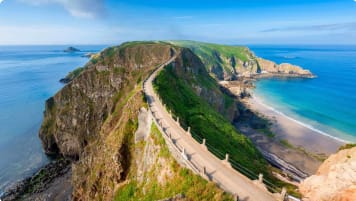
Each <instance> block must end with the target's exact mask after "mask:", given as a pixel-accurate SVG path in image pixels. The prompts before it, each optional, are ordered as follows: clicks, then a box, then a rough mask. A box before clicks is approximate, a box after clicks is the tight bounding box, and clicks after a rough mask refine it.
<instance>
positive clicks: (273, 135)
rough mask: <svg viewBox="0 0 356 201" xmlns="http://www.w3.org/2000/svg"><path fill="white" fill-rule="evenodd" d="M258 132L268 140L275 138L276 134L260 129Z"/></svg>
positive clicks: (267, 129) (269, 130)
mask: <svg viewBox="0 0 356 201" xmlns="http://www.w3.org/2000/svg"><path fill="white" fill-rule="evenodd" d="M257 130H258V131H259V132H261V133H263V134H265V135H266V136H267V137H269V138H274V137H275V136H276V134H274V133H273V132H272V131H271V129H270V128H260V129H257Z"/></svg>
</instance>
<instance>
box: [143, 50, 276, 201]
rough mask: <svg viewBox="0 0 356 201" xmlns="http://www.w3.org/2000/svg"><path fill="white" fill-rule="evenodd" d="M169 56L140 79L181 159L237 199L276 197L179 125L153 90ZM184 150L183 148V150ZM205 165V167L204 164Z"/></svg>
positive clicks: (255, 200)
mask: <svg viewBox="0 0 356 201" xmlns="http://www.w3.org/2000/svg"><path fill="white" fill-rule="evenodd" d="M175 58H176V57H175V56H173V57H172V58H171V59H170V60H169V61H168V62H166V63H165V64H163V65H161V66H160V67H158V69H157V70H156V71H155V72H153V73H152V74H151V76H150V77H149V78H148V79H147V80H146V81H145V82H144V87H143V88H144V92H145V95H146V97H147V101H148V103H149V106H150V110H151V112H152V114H153V117H154V118H155V119H156V122H159V123H158V125H157V126H159V127H160V128H161V130H163V131H164V132H165V135H167V136H170V138H165V139H166V140H167V139H171V140H172V141H173V144H175V146H176V147H177V148H178V149H179V150H180V151H181V152H185V154H181V156H182V158H183V160H185V161H187V162H188V163H190V164H192V165H193V166H194V167H195V168H190V169H193V171H194V172H197V171H198V172H200V173H202V172H204V175H207V176H206V178H209V179H210V180H212V181H214V182H216V183H217V184H218V185H219V186H220V187H221V188H223V189H224V190H225V191H227V192H230V193H232V194H236V195H238V197H239V200H244V201H272V200H276V199H275V198H274V196H272V194H271V193H269V192H267V191H266V190H264V189H262V188H259V187H258V186H257V185H256V184H255V183H253V181H251V180H249V179H248V178H247V177H245V176H244V175H242V174H241V173H239V172H238V171H236V170H234V169H233V168H231V167H230V166H229V165H228V164H227V163H226V162H224V161H222V160H220V159H218V158H217V157H215V156H214V155H213V154H212V153H210V152H209V151H208V150H207V149H206V147H205V146H204V145H202V144H199V143H198V142H197V141H195V140H194V139H193V138H192V137H191V136H190V134H189V133H188V132H187V131H185V130H184V129H183V128H182V127H180V125H179V123H177V122H176V121H175V120H174V119H173V118H172V117H171V115H170V114H169V113H168V111H167V110H166V108H165V107H164V106H163V105H162V103H161V102H160V100H159V98H158V96H157V95H156V94H155V92H154V89H153V85H152V82H153V80H154V79H155V77H156V76H157V74H158V73H159V72H160V71H161V70H162V69H163V68H164V67H165V66H166V65H168V64H170V63H171V62H173V61H174V60H175ZM183 150H184V151H183ZM204 167H205V168H204Z"/></svg>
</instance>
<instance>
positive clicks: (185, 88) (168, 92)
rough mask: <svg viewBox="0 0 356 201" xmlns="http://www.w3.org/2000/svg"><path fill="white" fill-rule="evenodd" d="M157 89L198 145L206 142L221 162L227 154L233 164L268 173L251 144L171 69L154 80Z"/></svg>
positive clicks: (260, 157)
mask: <svg viewBox="0 0 356 201" xmlns="http://www.w3.org/2000/svg"><path fill="white" fill-rule="evenodd" d="M206 81H208V80H206ZM211 81H213V80H211ZM210 85H216V83H210ZM155 88H156V90H157V91H158V93H159V94H160V96H161V97H162V99H163V101H164V102H165V103H166V104H167V106H168V107H169V108H171V109H172V111H174V113H175V115H177V116H179V117H180V119H181V120H182V121H183V122H182V123H183V125H189V126H190V127H191V131H192V133H193V135H194V136H196V138H197V140H198V141H200V142H201V139H202V138H205V139H206V140H207V143H208V144H210V145H212V146H213V147H215V148H217V149H218V150H219V151H220V152H221V154H218V156H219V157H220V158H224V157H225V153H230V155H231V158H232V159H233V160H235V161H238V162H240V163H241V164H244V165H245V166H247V167H249V168H250V169H253V170H255V171H256V172H266V166H267V163H266V161H265V160H263V158H262V155H261V154H260V153H259V152H258V151H257V150H256V149H255V148H254V146H253V144H252V143H251V141H250V140H249V139H248V138H247V137H245V136H244V135H242V134H240V133H238V132H237V130H236V129H235V128H234V127H233V126H232V125H231V124H230V122H229V121H227V120H226V119H225V118H224V117H223V116H222V115H221V114H219V113H218V112H216V111H215V110H214V109H212V108H211V106H210V105H209V104H208V103H207V102H206V101H205V100H203V99H202V98H201V97H199V96H197V95H196V94H195V92H194V91H193V89H192V88H191V86H189V85H188V84H187V83H186V82H185V81H183V80H182V79H180V78H179V77H177V76H176V75H175V73H174V71H173V70H172V66H168V67H166V68H165V70H163V71H162V72H161V73H160V74H159V76H158V77H157V79H156V80H155Z"/></svg>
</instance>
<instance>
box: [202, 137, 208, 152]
mask: <svg viewBox="0 0 356 201" xmlns="http://www.w3.org/2000/svg"><path fill="white" fill-rule="evenodd" d="M201 145H202V146H203V148H204V149H205V150H208V148H207V147H206V139H205V138H204V139H203V143H202V144H201Z"/></svg>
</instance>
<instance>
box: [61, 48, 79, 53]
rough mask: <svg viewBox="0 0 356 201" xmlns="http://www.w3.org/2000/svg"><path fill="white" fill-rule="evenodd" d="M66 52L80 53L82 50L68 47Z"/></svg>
mask: <svg viewBox="0 0 356 201" xmlns="http://www.w3.org/2000/svg"><path fill="white" fill-rule="evenodd" d="M64 52H80V50H79V49H77V48H75V47H68V48H67V49H65V50H64Z"/></svg>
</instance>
